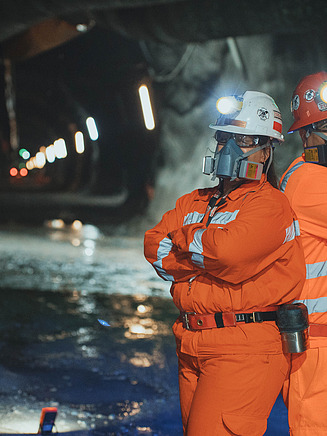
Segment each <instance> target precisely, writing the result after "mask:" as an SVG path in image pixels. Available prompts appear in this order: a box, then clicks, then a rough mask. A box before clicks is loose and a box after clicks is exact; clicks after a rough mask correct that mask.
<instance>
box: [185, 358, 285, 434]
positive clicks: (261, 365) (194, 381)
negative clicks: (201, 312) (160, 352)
mask: <svg viewBox="0 0 327 436" xmlns="http://www.w3.org/2000/svg"><path fill="white" fill-rule="evenodd" d="M177 355H178V358H179V389H180V404H181V413H182V420H183V431H184V436H217V435H219V436H223V435H234V436H235V435H242V436H247V435H249V436H250V435H251V436H262V435H263V434H264V433H265V431H266V428H267V418H268V416H269V414H270V411H271V409H272V407H273V405H274V403H275V400H276V398H277V396H278V394H279V392H280V390H281V388H282V386H283V383H284V381H285V378H286V377H287V374H288V371H289V358H288V357H287V356H285V355H284V354H268V355H260V354H258V355H253V354H252V355H246V354H241V355H234V354H230V355H229V354H227V355H212V354H211V355H208V356H203V355H201V357H194V356H190V355H188V354H184V353H182V352H181V351H180V350H177Z"/></svg>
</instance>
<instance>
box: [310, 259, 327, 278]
mask: <svg viewBox="0 0 327 436" xmlns="http://www.w3.org/2000/svg"><path fill="white" fill-rule="evenodd" d="M306 269H307V276H306V279H316V278H317V277H324V276H327V262H317V263H309V264H306Z"/></svg>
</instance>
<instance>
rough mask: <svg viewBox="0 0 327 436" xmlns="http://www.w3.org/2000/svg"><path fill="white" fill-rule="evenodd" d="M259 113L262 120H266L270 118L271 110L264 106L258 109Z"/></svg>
mask: <svg viewBox="0 0 327 436" xmlns="http://www.w3.org/2000/svg"><path fill="white" fill-rule="evenodd" d="M257 115H258V117H259V118H260V120H262V121H266V120H268V118H269V112H268V111H267V109H265V108H264V107H261V108H260V109H258V110H257Z"/></svg>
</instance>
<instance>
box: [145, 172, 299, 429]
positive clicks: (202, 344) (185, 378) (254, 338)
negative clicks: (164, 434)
mask: <svg viewBox="0 0 327 436" xmlns="http://www.w3.org/2000/svg"><path fill="white" fill-rule="evenodd" d="M215 192H217V187H216V188H207V189H198V190H195V191H193V192H192V193H190V194H187V195H184V196H183V197H181V198H180V199H179V200H177V203H176V207H175V209H173V210H171V211H168V212H167V213H165V214H164V216H163V218H162V220H161V221H160V223H159V224H157V225H156V226H155V227H154V228H153V229H151V230H148V231H147V232H146V233H145V257H146V258H147V260H148V261H149V262H150V263H151V264H152V265H153V266H154V268H155V269H156V271H157V273H158V274H159V276H160V277H162V278H163V279H165V280H170V281H172V286H171V295H172V297H173V301H174V303H175V305H176V306H177V308H178V309H180V311H182V312H196V313H197V314H210V313H216V312H244V311H255V310H256V309H258V308H263V307H267V306H271V305H276V304H277V305H280V304H283V303H289V302H292V301H293V300H295V299H297V298H298V297H299V295H300V291H301V288H302V286H303V283H304V280H305V264H304V257H303V250H302V246H301V243H300V240H299V237H298V236H297V221H296V220H295V217H294V214H293V212H292V210H291V208H290V206H289V203H288V201H287V199H286V197H285V196H284V195H283V194H282V193H281V192H279V191H278V190H276V189H274V188H273V187H272V186H271V185H270V184H269V183H268V182H267V181H266V178H265V176H262V178H261V180H260V181H254V182H247V183H243V184H242V185H241V186H239V187H238V188H237V189H236V190H234V191H232V192H231V193H230V194H229V195H228V196H227V197H226V198H225V202H221V203H220V206H219V207H218V209H217V210H216V212H215V214H214V216H213V218H212V220H211V222H210V224H209V225H208V226H207V225H206V224H207V219H208V213H209V211H208V210H207V206H208V202H209V200H210V199H211V197H212V196H213V194H214V193H215ZM173 331H174V334H175V338H176V343H177V355H178V358H179V388H180V403H181V412H182V420H183V428H184V434H187V435H188V436H199V435H201V436H215V435H219V436H221V435H251V436H260V435H262V434H263V433H264V432H265V430H266V426H267V417H268V415H269V413H270V411H271V408H272V406H273V404H274V402H275V399H276V397H277V396H278V393H279V392H280V389H281V387H282V385H283V382H284V380H285V377H286V374H287V372H288V370H289V361H288V358H287V356H285V355H283V353H282V346H281V339H280V334H279V331H278V328H277V327H276V324H275V322H274V321H267V322H262V323H251V324H250V323H249V324H245V323H237V325H236V326H233V327H224V328H210V329H205V330H197V331H192V330H187V329H186V328H185V327H184V325H183V322H182V321H181V319H180V318H179V319H177V320H176V322H175V324H174V326H173Z"/></svg>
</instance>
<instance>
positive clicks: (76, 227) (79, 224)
mask: <svg viewBox="0 0 327 436" xmlns="http://www.w3.org/2000/svg"><path fill="white" fill-rule="evenodd" d="M82 228H83V223H82V221H80V220H74V221H73V222H72V229H73V230H81V229H82Z"/></svg>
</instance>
